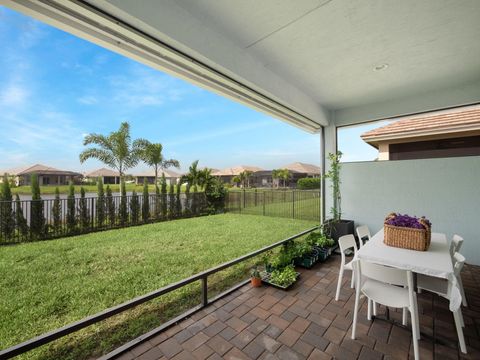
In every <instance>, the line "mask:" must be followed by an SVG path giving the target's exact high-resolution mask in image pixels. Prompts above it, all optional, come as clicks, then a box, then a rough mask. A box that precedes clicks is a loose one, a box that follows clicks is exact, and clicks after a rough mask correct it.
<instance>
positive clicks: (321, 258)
mask: <svg viewBox="0 0 480 360" xmlns="http://www.w3.org/2000/svg"><path fill="white" fill-rule="evenodd" d="M318 255H319V256H318V260H319V261H320V262H324V261H325V260H327V259H328V257H329V252H328V249H327V248H320V250H319V254H318Z"/></svg>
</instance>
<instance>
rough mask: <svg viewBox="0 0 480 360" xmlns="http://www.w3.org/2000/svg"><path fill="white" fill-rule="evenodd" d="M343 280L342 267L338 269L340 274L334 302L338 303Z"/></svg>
mask: <svg viewBox="0 0 480 360" xmlns="http://www.w3.org/2000/svg"><path fill="white" fill-rule="evenodd" d="M342 280H343V266H341V267H340V272H339V273H338V283H337V293H336V294H335V301H338V297H339V296H340V288H341V287H342Z"/></svg>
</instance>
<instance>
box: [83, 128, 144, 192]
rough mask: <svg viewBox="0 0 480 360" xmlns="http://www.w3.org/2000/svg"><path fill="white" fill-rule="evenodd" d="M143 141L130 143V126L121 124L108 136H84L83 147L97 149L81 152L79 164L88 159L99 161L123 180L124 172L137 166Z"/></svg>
mask: <svg viewBox="0 0 480 360" xmlns="http://www.w3.org/2000/svg"><path fill="white" fill-rule="evenodd" d="M145 141H146V140H143V139H138V140H135V141H133V142H132V139H131V137H130V125H129V124H128V123H127V122H123V123H122V124H121V125H120V129H118V131H113V132H111V133H110V134H109V135H108V136H105V135H101V134H95V133H92V134H88V135H87V136H85V139H84V140H83V145H85V146H86V145H90V144H95V145H98V146H99V147H92V148H89V149H86V150H83V151H82V152H81V153H80V162H81V163H84V162H85V161H87V160H88V159H97V160H100V161H101V162H103V163H104V164H105V165H107V166H108V167H111V168H113V169H116V170H118V172H119V174H120V178H121V179H123V178H124V175H125V171H126V170H127V169H131V168H133V167H134V166H135V165H137V164H138V161H139V160H140V158H141V155H142V150H143V147H142V144H144V143H145ZM121 183H122V182H121Z"/></svg>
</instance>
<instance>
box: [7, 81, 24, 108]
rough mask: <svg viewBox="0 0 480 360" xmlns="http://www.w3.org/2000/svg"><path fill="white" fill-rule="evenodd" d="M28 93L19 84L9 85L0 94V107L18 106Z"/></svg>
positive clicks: (22, 102)
mask: <svg viewBox="0 0 480 360" xmlns="http://www.w3.org/2000/svg"><path fill="white" fill-rule="evenodd" d="M28 95H29V92H28V90H27V89H25V88H24V87H23V86H21V85H19V84H15V83H12V84H9V85H7V86H6V87H5V88H4V89H2V90H1V92H0V105H3V106H18V105H23V104H24V103H25V101H26V100H27V98H28Z"/></svg>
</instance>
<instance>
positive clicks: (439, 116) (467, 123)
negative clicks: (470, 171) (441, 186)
mask: <svg viewBox="0 0 480 360" xmlns="http://www.w3.org/2000/svg"><path fill="white" fill-rule="evenodd" d="M361 137H362V139H363V140H364V141H365V142H367V143H368V144H370V145H372V146H373V147H375V148H377V149H378V160H407V159H428V158H445V157H457V156H474V155H477V156H478V155H480V105H474V106H466V107H458V108H454V109H448V110H443V111H436V112H433V113H426V114H420V115H416V116H409V117H405V118H402V119H400V120H398V121H395V122H394V123H391V124H389V125H386V126H382V127H379V128H377V129H373V130H371V131H368V132H366V133H364V134H362V135H361Z"/></svg>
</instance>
